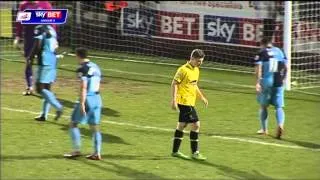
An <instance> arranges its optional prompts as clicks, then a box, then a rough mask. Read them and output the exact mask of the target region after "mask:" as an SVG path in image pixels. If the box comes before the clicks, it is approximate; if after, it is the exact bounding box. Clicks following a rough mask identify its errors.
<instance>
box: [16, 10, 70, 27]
mask: <svg viewBox="0 0 320 180" xmlns="http://www.w3.org/2000/svg"><path fill="white" fill-rule="evenodd" d="M67 16H68V9H50V10H48V9H47V10H39V9H26V10H24V11H23V12H18V15H17V19H16V21H17V22H21V24H64V23H66V21H67Z"/></svg>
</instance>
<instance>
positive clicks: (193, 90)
mask: <svg viewBox="0 0 320 180" xmlns="http://www.w3.org/2000/svg"><path fill="white" fill-rule="evenodd" d="M204 56H205V54H204V52H203V51H202V50H200V49H194V50H193V51H192V53H191V56H190V60H189V61H188V62H187V63H186V64H184V65H182V66H181V67H179V69H178V70H177V72H176V74H175V76H174V78H173V80H172V84H171V89H172V102H171V105H172V109H173V110H178V108H179V111H180V112H179V122H178V124H177V129H176V131H175V133H174V140H173V149H172V156H174V157H180V158H183V159H190V158H189V157H188V156H186V155H184V154H183V153H181V152H180V151H179V147H180V144H181V141H182V139H183V129H184V128H185V127H186V126H187V125H188V124H191V126H192V127H191V131H190V145H191V150H192V158H193V159H196V160H205V159H206V157H204V156H203V155H201V154H200V153H199V149H198V141H199V139H198V136H199V129H200V121H199V118H198V115H197V112H196V109H195V103H196V99H197V97H200V98H201V100H202V101H203V102H204V104H205V105H206V107H207V106H208V100H207V99H206V98H205V97H204V95H203V94H202V93H201V91H200V89H199V87H198V81H199V67H200V65H201V64H202V62H203V59H204Z"/></svg>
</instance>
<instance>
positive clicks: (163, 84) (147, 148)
mask: <svg viewBox="0 0 320 180" xmlns="http://www.w3.org/2000/svg"><path fill="white" fill-rule="evenodd" d="M8 59H11V60H16V61H11V60H1V179H319V178H320V171H319V167H320V138H319V137H320V131H319V129H320V121H319V110H320V109H319V108H320V96H317V95H308V94H303V93H299V92H296V91H290V92H288V91H287V92H286V99H285V104H286V107H285V113H286V122H285V134H284V136H283V140H276V139H274V137H273V136H274V135H275V124H276V120H275V112H274V109H273V108H272V107H270V108H269V133H270V136H260V135H256V134H255V132H256V131H257V130H258V129H259V121H258V108H259V106H258V104H257V102H256V95H255V90H254V88H248V87H244V86H232V85H230V84H229V85H228V83H225V84H224V83H219V82H237V84H240V85H241V84H252V85H253V84H254V82H255V80H254V76H253V75H252V74H240V73H233V72H225V71H216V70H208V69H202V70H201V72H200V82H199V87H200V88H201V89H202V90H203V92H204V94H205V95H206V96H207V98H208V100H209V106H208V108H205V107H204V105H203V104H202V103H201V102H200V101H198V103H197V110H198V115H199V118H200V120H201V134H200V142H199V147H200V152H201V153H203V154H204V155H205V156H207V157H208V159H207V160H206V161H203V162H199V161H194V160H190V161H188V160H182V159H177V158H173V157H171V156H170V154H171V150H172V137H173V132H174V129H175V126H176V122H177V118H178V112H175V111H172V110H171V106H170V101H171V90H170V84H171V80H172V77H173V75H174V73H175V71H176V69H177V67H176V66H168V65H157V64H145V63H136V62H124V61H114V60H110V59H109V60H103V59H97V58H91V60H93V61H94V62H96V63H97V64H98V65H100V67H101V69H102V73H103V80H102V85H101V96H102V99H103V109H102V119H101V121H102V122H101V132H102V136H103V144H102V158H103V160H102V161H91V160H87V159H85V157H80V158H78V159H76V160H69V159H65V158H63V154H64V153H67V152H70V151H71V140H70V137H69V132H68V123H69V119H70V114H71V112H72V108H73V105H74V102H75V101H76V100H77V97H78V92H79V90H78V89H79V81H78V79H77V75H76V73H75V69H76V68H77V66H78V65H77V61H76V59H75V58H74V57H73V56H66V57H65V58H64V59H62V60H60V62H59V68H58V76H57V82H56V83H55V84H54V85H53V88H52V89H53V91H54V92H55V93H56V96H57V98H58V99H59V100H60V101H61V102H62V104H63V105H64V107H65V108H64V115H63V118H61V119H60V120H59V121H54V120H53V116H49V120H48V121H46V122H36V121H34V120H33V118H34V117H35V116H37V115H38V114H39V112H40V109H41V103H42V101H41V97H40V96H38V95H36V96H22V94H21V93H22V91H23V90H24V86H25V82H24V63H23V59H22V58H21V57H18V58H17V57H11V58H10V57H9V58H8ZM179 63H180V64H183V63H184V62H181V61H179ZM33 69H34V72H35V71H36V66H34V68H33ZM34 74H36V73H34ZM312 91H313V92H320V89H313V90H312ZM54 113H55V112H54V109H53V108H51V114H52V115H53V114H54ZM80 130H81V133H82V153H83V154H84V155H86V154H89V153H91V152H92V141H91V132H90V130H89V128H88V127H87V126H85V125H81V126H80ZM186 130H189V129H188V128H187V129H186ZM181 151H182V152H184V153H185V154H190V141H189V134H187V133H185V134H184V140H183V141H182V146H181Z"/></svg>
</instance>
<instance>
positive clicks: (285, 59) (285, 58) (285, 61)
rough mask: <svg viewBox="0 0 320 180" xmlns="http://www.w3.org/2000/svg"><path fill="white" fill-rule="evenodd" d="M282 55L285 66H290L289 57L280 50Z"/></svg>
mask: <svg viewBox="0 0 320 180" xmlns="http://www.w3.org/2000/svg"><path fill="white" fill-rule="evenodd" d="M279 50H280V49H279ZM280 54H281V56H282V59H283V62H284V64H286V65H287V64H288V59H287V56H286V55H285V54H284V52H283V51H282V50H280Z"/></svg>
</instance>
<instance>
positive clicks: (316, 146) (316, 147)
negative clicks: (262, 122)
mask: <svg viewBox="0 0 320 180" xmlns="http://www.w3.org/2000/svg"><path fill="white" fill-rule="evenodd" d="M272 137H273V138H275V136H272ZM280 141H285V142H290V143H293V144H296V145H298V146H301V147H305V148H310V149H314V150H320V144H316V143H312V142H306V141H298V140H291V139H287V138H286V137H283V138H282V139H281V140H280Z"/></svg>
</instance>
